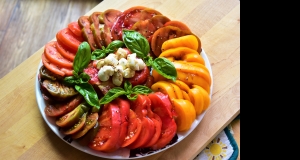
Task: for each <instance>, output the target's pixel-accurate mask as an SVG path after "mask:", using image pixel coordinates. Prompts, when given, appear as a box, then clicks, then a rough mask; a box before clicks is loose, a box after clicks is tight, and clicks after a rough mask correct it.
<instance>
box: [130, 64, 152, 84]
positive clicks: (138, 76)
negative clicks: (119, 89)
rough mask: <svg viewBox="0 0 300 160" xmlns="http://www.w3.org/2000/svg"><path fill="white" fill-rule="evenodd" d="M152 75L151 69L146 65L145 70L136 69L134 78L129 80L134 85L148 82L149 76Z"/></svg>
mask: <svg viewBox="0 0 300 160" xmlns="http://www.w3.org/2000/svg"><path fill="white" fill-rule="evenodd" d="M149 75H150V70H149V68H148V67H145V68H144V69H143V70H140V71H135V74H134V76H133V77H132V78H129V79H128V80H129V82H130V83H131V85H132V86H136V85H139V84H140V85H141V84H144V83H146V80H147V78H148V76H149Z"/></svg>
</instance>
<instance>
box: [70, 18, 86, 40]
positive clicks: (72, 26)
mask: <svg viewBox="0 0 300 160" xmlns="http://www.w3.org/2000/svg"><path fill="white" fill-rule="evenodd" d="M68 28H69V29H70V30H71V31H72V33H74V34H75V35H76V36H77V37H81V41H83V39H82V33H81V28H80V26H79V24H78V22H71V23H69V24H68Z"/></svg>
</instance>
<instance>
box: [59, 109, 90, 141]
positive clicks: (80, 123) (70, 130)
mask: <svg viewBox="0 0 300 160" xmlns="http://www.w3.org/2000/svg"><path fill="white" fill-rule="evenodd" d="M86 115H87V112H85V113H83V115H82V116H81V118H80V119H79V121H78V122H77V123H76V124H74V125H73V126H71V127H70V128H66V129H63V133H64V134H66V135H70V134H75V133H76V132H78V131H80V130H81V129H82V128H83V127H84V124H85V121H86Z"/></svg>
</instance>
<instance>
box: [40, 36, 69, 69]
mask: <svg viewBox="0 0 300 160" xmlns="http://www.w3.org/2000/svg"><path fill="white" fill-rule="evenodd" d="M56 46H57V41H51V42H48V43H47V44H46V45H45V48H44V54H45V56H46V58H47V59H48V60H49V61H51V62H52V63H54V64H56V65H57V66H58V67H61V68H70V69H72V68H73V62H72V61H70V60H68V59H67V58H65V57H63V56H62V55H61V54H60V53H59V52H58V50H57V48H56Z"/></svg>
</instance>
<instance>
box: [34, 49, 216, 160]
mask: <svg viewBox="0 0 300 160" xmlns="http://www.w3.org/2000/svg"><path fill="white" fill-rule="evenodd" d="M201 56H202V57H203V59H204V60H205V65H206V67H207V68H208V70H209V71H210V76H211V79H212V83H211V87H210V97H211V95H212V89H213V77H212V70H211V65H210V62H209V60H208V58H207V55H206V53H205V51H204V50H203V49H202V52H201ZM41 66H42V62H40V64H39V67H38V70H37V74H36V80H35V92H36V100H37V103H38V107H39V110H40V112H41V114H42V116H43V118H44V120H45V121H46V123H47V124H48V126H49V127H50V128H51V130H52V131H53V132H54V133H55V134H56V135H57V136H58V137H59V138H61V139H62V140H63V141H64V142H66V143H68V144H69V145H71V146H72V147H75V148H76V149H78V150H81V151H83V152H85V153H87V154H91V155H94V156H97V157H102V158H108V159H139V158H143V157H147V156H151V155H154V154H156V153H159V152H162V151H164V150H167V149H168V148H170V147H172V146H174V145H176V144H177V143H179V142H180V141H182V140H183V139H184V138H185V137H187V136H188V135H189V134H190V133H191V132H192V131H193V130H194V129H195V128H196V127H197V125H198V124H199V123H200V122H201V120H202V119H203V117H204V115H205V113H206V111H204V112H203V113H202V114H200V115H198V116H197V117H196V119H195V121H194V122H193V124H192V126H191V128H190V129H189V130H188V131H185V132H177V136H178V139H177V141H176V142H174V143H173V144H171V145H168V146H166V147H165V148H163V149H160V150H157V151H154V152H153V151H152V152H149V153H145V154H143V155H141V154H138V155H136V157H129V156H130V150H129V149H126V148H122V149H119V150H117V151H116V152H113V153H103V152H99V151H95V150H92V149H90V148H89V147H87V146H81V145H80V144H79V143H77V142H76V140H73V141H71V142H69V141H68V140H66V139H64V137H66V135H64V134H63V133H62V132H60V131H59V130H58V126H57V125H56V124H55V118H53V117H48V116H46V115H45V112H44V109H45V101H44V99H43V97H42V94H41V90H40V84H39V81H38V74H39V69H40V67H41Z"/></svg>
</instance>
